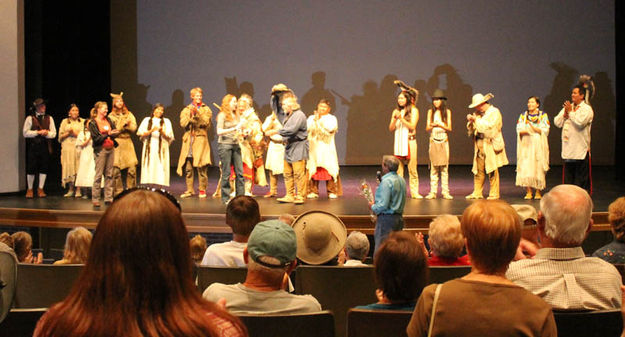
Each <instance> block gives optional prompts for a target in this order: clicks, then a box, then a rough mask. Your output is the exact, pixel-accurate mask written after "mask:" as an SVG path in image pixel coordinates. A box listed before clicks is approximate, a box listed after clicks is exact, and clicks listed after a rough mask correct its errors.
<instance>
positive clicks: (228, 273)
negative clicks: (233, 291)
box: [197, 266, 247, 292]
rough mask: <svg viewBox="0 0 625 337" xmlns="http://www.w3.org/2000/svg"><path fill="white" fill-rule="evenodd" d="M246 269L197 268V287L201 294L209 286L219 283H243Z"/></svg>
mask: <svg viewBox="0 0 625 337" xmlns="http://www.w3.org/2000/svg"><path fill="white" fill-rule="evenodd" d="M246 275H247V268H245V267H207V266H200V267H198V268H197V286H198V289H199V290H200V292H203V291H204V290H205V289H206V288H208V286H209V285H211V284H213V283H215V282H219V283H224V284H235V283H239V282H243V281H245V276H246Z"/></svg>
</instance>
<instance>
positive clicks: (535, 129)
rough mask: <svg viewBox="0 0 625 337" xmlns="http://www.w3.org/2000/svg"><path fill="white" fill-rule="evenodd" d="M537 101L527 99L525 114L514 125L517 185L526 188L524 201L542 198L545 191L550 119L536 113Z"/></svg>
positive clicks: (532, 98) (531, 98)
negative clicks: (515, 133) (533, 190)
mask: <svg viewBox="0 0 625 337" xmlns="http://www.w3.org/2000/svg"><path fill="white" fill-rule="evenodd" d="M539 108H540V99H539V98H538V97H536V96H531V97H530V98H528V99H527V111H525V112H524V113H522V114H521V115H520V116H519V120H518V121H517V123H516V132H517V146H516V186H522V187H525V190H526V194H525V199H532V188H533V189H535V190H536V193H535V195H534V199H541V198H542V195H541V194H540V191H541V190H543V189H544V188H545V174H546V173H547V171H549V142H548V140H547V136H549V117H548V116H547V114H546V113H544V112H543V111H540V110H539Z"/></svg>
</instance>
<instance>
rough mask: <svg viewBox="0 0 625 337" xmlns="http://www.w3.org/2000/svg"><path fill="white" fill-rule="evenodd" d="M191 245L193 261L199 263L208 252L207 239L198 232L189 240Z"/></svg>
mask: <svg viewBox="0 0 625 337" xmlns="http://www.w3.org/2000/svg"><path fill="white" fill-rule="evenodd" d="M189 247H190V248H191V259H192V260H193V263H195V264H196V265H199V264H200V263H201V262H202V257H203V256H204V253H205V252H206V239H205V238H204V237H203V236H201V235H199V234H197V235H196V236H194V237H193V238H191V240H190V241H189Z"/></svg>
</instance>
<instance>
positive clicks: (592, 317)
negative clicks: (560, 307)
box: [553, 310, 623, 337]
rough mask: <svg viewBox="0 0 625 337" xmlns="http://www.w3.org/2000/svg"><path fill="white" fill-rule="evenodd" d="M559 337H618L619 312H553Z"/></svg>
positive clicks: (621, 319) (619, 333)
mask: <svg viewBox="0 0 625 337" xmlns="http://www.w3.org/2000/svg"><path fill="white" fill-rule="evenodd" d="M553 316H554V318H555V319H556V325H557V327H558V336H559V337H573V336H584V337H611V336H614V337H618V336H620V335H621V332H622V331H623V316H622V314H621V310H598V311H554V312H553Z"/></svg>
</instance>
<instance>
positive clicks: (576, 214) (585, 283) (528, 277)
mask: <svg viewBox="0 0 625 337" xmlns="http://www.w3.org/2000/svg"><path fill="white" fill-rule="evenodd" d="M592 207H593V203H592V200H591V199H590V196H589V195H588V193H587V192H586V191H585V190H584V189H582V188H580V187H577V186H574V185H558V186H556V187H554V188H553V189H551V191H549V193H547V194H546V195H545V196H544V197H543V199H542V200H541V201H540V213H538V225H537V228H538V232H539V237H540V244H541V247H540V249H539V250H538V252H537V253H536V255H535V256H534V258H532V259H524V260H520V261H516V262H514V263H512V264H511V265H510V268H509V269H508V272H507V273H506V276H507V277H508V278H509V279H510V280H511V281H513V282H514V283H516V284H518V285H520V286H522V287H524V288H525V289H527V290H529V291H531V292H533V293H534V294H536V295H538V296H540V297H542V298H543V299H544V300H545V301H546V302H547V303H549V304H551V306H553V308H554V309H557V310H602V309H616V308H620V307H621V289H620V285H621V276H620V274H619V272H618V271H617V270H616V268H614V266H612V265H611V264H609V263H607V262H605V261H603V260H601V259H597V258H592V257H586V256H585V254H584V251H583V250H582V247H581V245H582V242H583V241H584V239H585V238H586V236H587V235H588V233H589V232H590V229H591V227H592V223H593V222H592V218H591V214H592Z"/></svg>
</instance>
